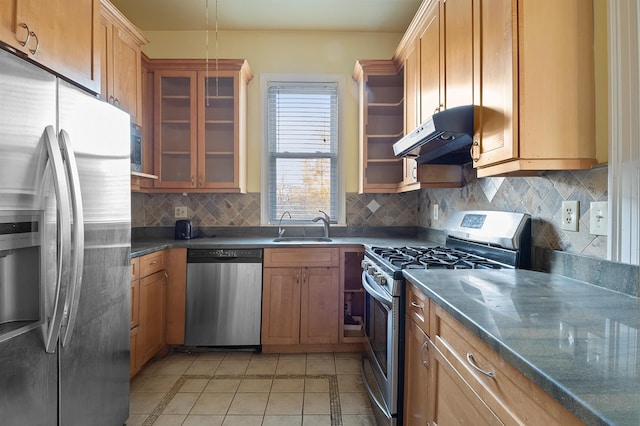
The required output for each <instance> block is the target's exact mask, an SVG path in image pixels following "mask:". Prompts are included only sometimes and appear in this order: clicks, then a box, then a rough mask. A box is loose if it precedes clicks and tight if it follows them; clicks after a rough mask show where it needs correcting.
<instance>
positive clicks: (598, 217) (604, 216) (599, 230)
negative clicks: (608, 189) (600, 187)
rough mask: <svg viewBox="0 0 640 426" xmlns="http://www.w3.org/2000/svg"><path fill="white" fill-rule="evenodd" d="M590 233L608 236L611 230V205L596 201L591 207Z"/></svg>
mask: <svg viewBox="0 0 640 426" xmlns="http://www.w3.org/2000/svg"><path fill="white" fill-rule="evenodd" d="M589 208H590V210H591V211H590V212H589V233H590V234H591V235H607V233H608V228H609V203H608V202H606V201H596V202H594V203H591V205H590V206H589Z"/></svg>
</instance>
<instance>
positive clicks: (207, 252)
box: [184, 249, 262, 347]
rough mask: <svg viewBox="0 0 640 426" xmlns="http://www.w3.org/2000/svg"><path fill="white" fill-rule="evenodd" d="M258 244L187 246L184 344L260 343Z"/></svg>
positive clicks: (246, 344) (247, 344) (260, 267)
mask: <svg viewBox="0 0 640 426" xmlns="http://www.w3.org/2000/svg"><path fill="white" fill-rule="evenodd" d="M261 317H262V249H188V250H187V306H186V324H185V336H184V343H185V345H187V346H228V347H235V346H257V347H259V346H260V324H261Z"/></svg>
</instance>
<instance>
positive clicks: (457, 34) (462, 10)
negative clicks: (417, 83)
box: [440, 0, 473, 108]
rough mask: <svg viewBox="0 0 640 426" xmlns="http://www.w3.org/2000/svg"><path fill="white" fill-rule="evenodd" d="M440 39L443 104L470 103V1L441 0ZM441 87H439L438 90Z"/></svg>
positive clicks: (471, 54)
mask: <svg viewBox="0 0 640 426" xmlns="http://www.w3.org/2000/svg"><path fill="white" fill-rule="evenodd" d="M440 16H442V17H443V18H444V25H441V26H440V31H441V37H440V40H441V43H443V45H444V46H443V48H441V50H443V51H444V58H443V59H444V72H443V74H444V84H441V87H442V89H443V90H444V94H443V96H441V99H442V98H444V107H445V108H452V107H456V106H461V105H471V104H473V1H472V0H446V1H442V2H441V6H440ZM442 89H441V90H442Z"/></svg>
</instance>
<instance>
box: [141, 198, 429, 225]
mask: <svg viewBox="0 0 640 426" xmlns="http://www.w3.org/2000/svg"><path fill="white" fill-rule="evenodd" d="M372 202H374V204H372ZM368 205H372V206H373V205H378V206H379V207H378V208H377V209H374V210H375V212H374V211H372V210H371V209H370V208H369V207H367V206H368ZM175 206H187V208H188V209H189V218H190V219H191V220H192V221H193V223H194V225H195V226H197V227H206V226H260V194H258V193H249V194H186V195H183V194H140V193H133V194H132V195H131V225H132V226H133V227H134V228H143V227H166V226H173V225H174V224H175V221H176V219H175V218H174V207H175ZM418 213H419V212H418V192H411V193H407V194H354V193H349V194H347V196H346V216H347V217H346V221H347V225H348V226H415V224H416V218H417V217H418ZM310 225H311V226H313V225H314V224H311V223H310Z"/></svg>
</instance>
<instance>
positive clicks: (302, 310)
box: [262, 267, 339, 345]
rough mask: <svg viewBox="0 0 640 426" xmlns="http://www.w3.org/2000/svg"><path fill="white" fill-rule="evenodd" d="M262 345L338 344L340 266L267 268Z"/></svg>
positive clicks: (263, 301)
mask: <svg viewBox="0 0 640 426" xmlns="http://www.w3.org/2000/svg"><path fill="white" fill-rule="evenodd" d="M263 277H264V282H263V289H262V294H263V298H262V304H263V307H262V344H263V345H277V344H285V345H293V344H298V343H301V344H318V343H323V344H324V343H328V344H335V343H338V287H339V285H338V278H339V272H338V268H337V267H313V268H265V269H264V274H263Z"/></svg>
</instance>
